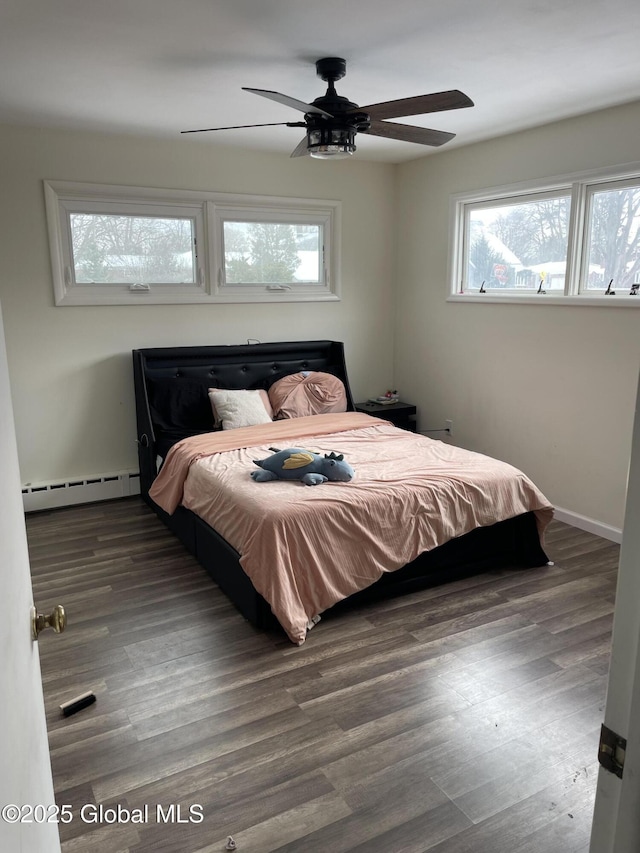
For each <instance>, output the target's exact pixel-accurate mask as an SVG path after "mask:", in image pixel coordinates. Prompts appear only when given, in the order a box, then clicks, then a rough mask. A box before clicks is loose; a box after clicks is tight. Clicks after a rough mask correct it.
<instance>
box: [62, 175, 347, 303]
mask: <svg viewBox="0 0 640 853" xmlns="http://www.w3.org/2000/svg"><path fill="white" fill-rule="evenodd" d="M45 201H46V210H47V219H48V225H49V237H50V247H51V258H52V269H53V280H54V293H55V301H56V305H125V304H144V303H151V304H153V303H156V304H157V303H172V304H175V303H189V302H200V303H202V302H273V301H276V302H278V301H280V302H281V301H297V300H301V301H316V300H327V299H329V300H332V299H338V298H339V282H340V278H339V269H340V255H339V246H340V202H337V201H327V200H314V199H289V198H277V197H273V196H241V195H232V194H228V193H202V192H188V191H173V190H172V191H169V190H156V189H151V188H132V187H118V186H111V187H109V186H101V185H94V184H75V183H74V184H72V183H62V182H58V183H56V182H45Z"/></svg>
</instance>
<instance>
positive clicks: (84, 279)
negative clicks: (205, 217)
mask: <svg viewBox="0 0 640 853" xmlns="http://www.w3.org/2000/svg"><path fill="white" fill-rule="evenodd" d="M70 225H71V239H72V248H73V262H74V270H75V278H76V282H77V283H78V284H114V283H117V284H123V283H124V284H134V283H136V282H140V283H147V284H181V283H189V284H192V283H193V282H194V281H195V250H194V228H193V222H192V220H191V219H177V218H176V219H173V218H172V219H168V218H160V217H155V216H121V215H118V216H114V215H111V214H95V213H72V214H71V215H70Z"/></svg>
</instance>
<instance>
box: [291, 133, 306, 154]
mask: <svg viewBox="0 0 640 853" xmlns="http://www.w3.org/2000/svg"><path fill="white" fill-rule="evenodd" d="M308 153H309V149H308V148H307V137H306V135H305V136H303V137H302V139H301V140H300V142H298V144H297V145H296V147H295V148H294V149H293V151H292V152H291V154H290V155H289V156H291V157H306V155H307V154H308Z"/></svg>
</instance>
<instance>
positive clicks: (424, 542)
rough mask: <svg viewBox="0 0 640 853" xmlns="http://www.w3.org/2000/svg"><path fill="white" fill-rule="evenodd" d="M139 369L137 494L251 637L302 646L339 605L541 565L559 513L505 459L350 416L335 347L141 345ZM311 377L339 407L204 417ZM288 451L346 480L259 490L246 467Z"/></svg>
mask: <svg viewBox="0 0 640 853" xmlns="http://www.w3.org/2000/svg"><path fill="white" fill-rule="evenodd" d="M133 369H134V387H135V397H136V417H137V428H138V453H139V464H140V482H141V493H142V496H143V498H144V499H145V501H147V503H148V504H149V506H150V507H151V508H152V509H153V510H154V512H156V513H157V515H158V516H159V517H160V518H161V519H162V521H163V522H164V523H165V524H166V525H167V526H168V527H169V529H170V530H171V531H172V532H173V533H174V534H175V535H176V536H178V538H179V539H180V540H181V541H182V543H183V544H184V545H185V547H186V548H187V549H188V550H189V551H190V552H191V553H192V554H193V555H194V556H195V557H196V559H197V560H198V561H199V562H200V563H201V565H202V566H203V567H204V568H205V569H206V570H207V572H208V573H209V574H210V576H211V577H212V578H213V580H214V581H215V582H216V583H217V584H218V585H219V587H220V588H221V589H222V590H223V591H224V592H225V593H226V595H227V596H228V597H229V598H230V599H231V601H232V602H233V603H234V604H235V606H236V607H237V608H238V610H239V611H240V612H241V613H242V615H243V616H244V617H245V618H246V619H248V620H249V621H250V622H252V623H253V624H255V625H256V626H258V627H259V628H264V629H266V628H273V627H275V626H279V627H280V628H282V629H284V631H285V633H286V634H287V636H288V637H289V639H290V640H291V641H292V642H294V643H296V644H298V645H300V644H302V643H303V642H304V640H305V638H306V635H307V631H308V630H309V628H310V627H312V626H313V624H315V622H317V621H318V618H319V616H320V614H321V613H322V612H325V611H327V610H329V609H332V610H334V611H335V610H336V609H339V608H340V607H343V606H345V603H347V604H348V605H353V604H354V603H359V602H362V601H365V600H368V599H371V598H375V597H379V596H389V595H398V594H403V593H406V592H409V591H413V590H415V589H418V588H420V587H423V586H425V585H433V584H436V583H442V582H446V581H448V580H453V579H456V578H459V577H462V576H465V575H469V574H473V573H477V572H482V571H486V570H488V569H499V568H504V567H513V568H516V567H524V568H526V567H532V566H539V565H544V564H545V563H547V562H548V558H547V556H546V554H545V552H544V547H543V541H544V540H543V536H544V529H545V527H546V525H547V524H548V522H549V521H550V519H551V517H552V514H553V510H552V507H551V505H550V504H549V502H548V501H547V500H546V498H545V497H544V495H542V493H540V491H539V490H538V489H537V488H536V486H535V485H534V484H533V483H532V482H531V481H530V480H529V479H528V478H527V477H526V476H525V475H524V474H523V473H522V472H520V471H518V470H517V469H515V468H512V467H511V466H509V465H506V463H502V462H499V461H498V460H492V459H490V458H489V457H486V456H482V455H481V454H473V453H469V452H468V451H464V450H461V449H459V448H455V447H453V446H451V445H447V444H444V443H443V442H439V441H433V440H431V439H429V438H427V437H425V436H421V435H415V434H413V433H409V432H406V431H404V430H400V429H398V428H397V427H395V426H393V425H391V424H390V423H388V422H387V421H384V420H381V419H379V418H375V417H372V416H370V415H366V414H363V413H358V412H356V411H355V407H354V403H353V397H352V394H351V390H350V386H349V380H348V376H347V370H346V364H345V354H344V347H343V344H342V343H340V342H338V341H294V342H285V343H280V342H278V343H256V344H242V345H237V346H205V347H175V348H169V347H163V348H156V349H138V350H134V351H133ZM315 377H324V378H326V379H327V381H328V382H329V384H331V387H333V385H332V383H335V384H337V385H339V386H340V388H341V393H342V398H341V403H340V405H339V406H338V407H337V410H335V407H334V408H333V409H332V408H331V406H329V409H328V411H324V410H320V411H319V412H316V410H315V409H314V410H313V413H309V412H308V411H305V410H303V411H302V412H301V414H300V416H298V417H291V416H289V417H284V418H282V417H280V418H278V419H277V420H273V421H272V420H271V419H270V416H271V415H272V412H271V411H269V417H266V418H264V420H263V421H261V422H259V423H253V422H251V423H249V425H241V426H240V427H239V428H238V429H221V428H220V426H219V424H217V422H216V421H215V420H214V414H213V411H214V410H213V409H212V406H211V398H210V397H209V393H210V389H218V390H217V391H214V392H212V393H213V394H214V396H215V399H216V400H218V399H222V400H224V399H225V392H230V393H228V394H227V396H229V397H231V398H232V399H233V397H234V394H236V395H237V392H241V393H240V395H237V396H243V395H244V397H247V398H249V397H250V398H251V401H252V405H253V403H254V402H255V397H256V395H257V394H260V395H261V399H264V400H265V401H266V403H265V404H266V406H267V409H268V408H269V406H268V399H270V398H276V397H277V394H276V393H275V392H276V391H277V389H279V388H282V387H286V388H287V389H289V388H290V387H294V386H295V388H296V391H297V390H298V386H300V387H302V386H305V383H311V382H312V380H314V378H315ZM303 390H305V389H304V388H303ZM246 392H251V394H247V393H246ZM327 399H329V398H327ZM323 400H324V398H323ZM331 401H332V402H333V397H332V398H331ZM282 411H285V412H286V407H283V408H282V409H281V410H280V413H281V412H282ZM296 414H297V412H296ZM228 423H231V422H230V421H225V422H224V424H225V426H226V425H227V424H228ZM286 447H302V448H309V449H311V450H312V451H313V452H317V453H319V454H326V453H331V452H338V453H343V454H344V455H345V457H346V458H347V459H348V460H349V462H350V463H351V464H352V465H353V467H354V469H355V471H356V475H355V477H354V478H353V480H352V481H351V482H349V483H340V482H337V483H336V482H329V483H323V484H322V485H320V486H315V487H309V486H305V485H303V484H302V483H300V482H284V481H278V482H267V483H257V482H254V480H252V479H251V477H250V472H251V471H252V470H257V469H256V468H255V465H254V462H255V460H256V459H262V458H264V457H265V456H268V455H269V453H270V452H272V451H273V449H274V448H275V449H279V448H286ZM490 484H491V488H490V487H489V486H490ZM495 489H497V491H495ZM374 510H375V511H374ZM347 521H348V523H349V525H350V526H347ZM353 525H355V527H354V526H353Z"/></svg>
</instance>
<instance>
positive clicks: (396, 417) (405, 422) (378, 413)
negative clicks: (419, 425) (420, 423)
mask: <svg viewBox="0 0 640 853" xmlns="http://www.w3.org/2000/svg"><path fill="white" fill-rule="evenodd" d="M356 412H364V413H365V414H366V415H373V416H374V417H376V418H384V420H385V421H391V423H392V424H393V425H394V426H397V427H400V429H408V430H411V432H415V431H416V422H415V420H414V418H415V415H416V407H415V406H412V405H411V404H410V403H403V402H402V401H400V400H398V402H397V403H387V404H386V405H385V404H384V403H369V402H365V403H356Z"/></svg>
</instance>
